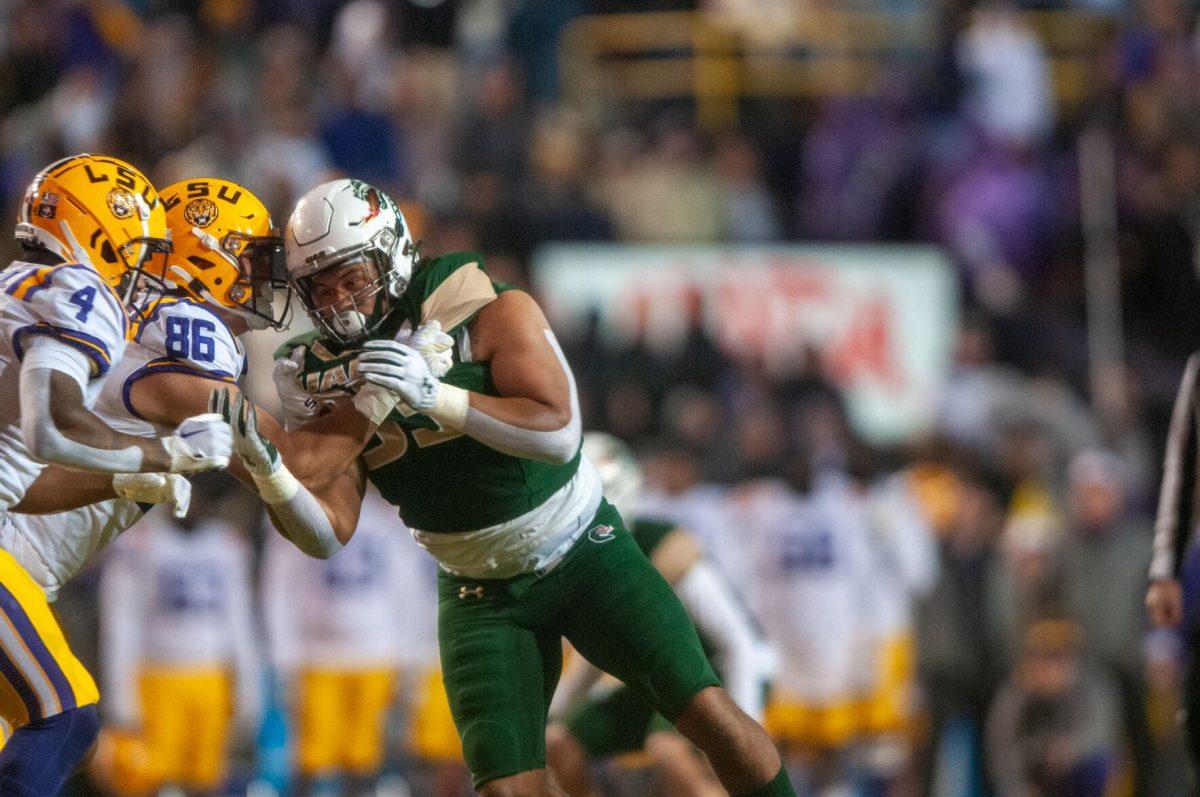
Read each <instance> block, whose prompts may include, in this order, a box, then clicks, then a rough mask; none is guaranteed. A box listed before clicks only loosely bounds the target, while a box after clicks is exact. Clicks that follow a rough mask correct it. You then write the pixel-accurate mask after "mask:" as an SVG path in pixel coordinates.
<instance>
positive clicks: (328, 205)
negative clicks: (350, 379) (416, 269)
mask: <svg viewBox="0 0 1200 797" xmlns="http://www.w3.org/2000/svg"><path fill="white" fill-rule="evenodd" d="M283 241H284V249H285V251H286V255H287V271H288V281H289V282H291V284H292V288H293V289H294V290H295V291H296V293H297V295H299V297H300V301H301V302H302V303H303V304H304V308H305V310H307V311H308V315H309V317H310V318H311V319H312V320H313V323H314V324H316V325H317V326H318V327H320V328H321V329H322V330H323V331H324V332H326V333H327V334H329V335H331V336H332V337H333V338H334V339H336V340H338V341H339V342H341V343H343V344H347V343H354V342H356V341H359V340H361V339H363V338H365V337H366V336H367V335H368V334H369V333H371V332H372V331H373V330H374V329H375V328H376V327H378V326H379V324H380V323H382V321H383V320H384V318H385V317H386V316H387V314H388V311H389V310H390V309H391V308H392V307H393V306H394V301H395V300H396V299H398V298H399V297H400V296H401V295H402V294H403V293H404V291H405V289H406V288H408V283H409V280H410V279H411V278H412V270H413V266H414V265H415V263H416V258H417V250H416V245H415V244H414V242H413V240H412V234H411V232H410V230H409V228H408V224H407V223H406V222H405V220H404V215H403V214H402V213H401V212H400V208H398V207H396V203H395V202H393V201H392V200H391V198H390V197H388V195H387V194H385V193H383V192H382V191H380V190H379V189H378V188H375V187H373V186H370V185H367V184H366V183H364V182H362V181H361V180H334V181H333V182H329V183H323V184H321V185H319V186H317V187H316V188H314V189H312V190H311V191H309V192H308V193H306V194H305V195H304V196H303V197H301V198H300V202H299V204H297V205H296V209H295V210H293V211H292V215H291V218H289V219H288V223H287V229H286V230H285V231H284V234H283ZM372 265H373V266H374V269H373V270H372V269H371V268H370V266H372ZM343 266H346V267H353V268H356V269H359V270H360V271H361V272H362V273H361V275H359V276H360V278H353V277H351V278H350V279H348V280H347V282H346V284H347V285H349V286H351V290H352V291H353V292H352V294H351V295H349V296H345V295H343V296H340V297H339V298H338V299H337V300H336V301H330V300H329V299H328V297H327V295H317V296H314V291H313V287H314V279H313V278H314V277H315V276H316V275H317V274H319V273H320V272H325V271H328V270H331V269H337V268H341V267H343ZM325 293H326V294H327V291H326V292H325Z"/></svg>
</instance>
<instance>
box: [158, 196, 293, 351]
mask: <svg viewBox="0 0 1200 797" xmlns="http://www.w3.org/2000/svg"><path fill="white" fill-rule="evenodd" d="M161 198H162V205H163V207H164V208H166V211H167V227H168V229H170V231H171V244H172V250H173V251H172V252H171V253H170V254H167V255H164V256H159V257H157V258H156V262H157V266H156V269H157V270H158V272H159V273H161V274H162V278H163V281H164V282H165V283H166V284H167V286H168V287H171V288H178V289H181V290H182V291H183V292H184V293H186V294H188V295H189V296H191V297H192V298H193V299H196V300H197V301H201V302H207V303H208V304H211V305H214V306H217V307H221V308H223V309H225V310H227V311H229V312H231V313H233V314H235V315H237V316H240V317H241V318H244V319H245V320H246V323H247V324H248V325H249V326H250V328H251V329H266V328H267V327H274V328H275V329H283V328H284V327H286V326H287V324H288V320H289V312H288V311H289V306H290V304H291V302H290V299H291V289H290V287H289V286H288V281H287V269H286V268H285V265H284V256H283V239H282V238H280V237H279V232H278V231H277V230H276V229H275V225H274V223H273V222H272V221H271V214H270V212H269V211H268V210H267V208H266V205H264V204H263V203H262V201H261V200H260V199H259V198H258V197H257V196H255V195H254V193H253V192H251V191H250V189H248V188H245V187H244V186H241V185H238V184H237V183H234V182H231V181H229V180H222V179H219V178H216V177H204V178H193V179H189V180H180V181H179V182H177V183H172V184H171V185H169V186H167V187H166V188H164V189H163V191H162V194H161ZM276 290H280V291H283V292H284V293H283V298H282V301H281V302H280V303H279V309H278V311H276V309H275V305H274V303H273V302H274V299H275V291H276Z"/></svg>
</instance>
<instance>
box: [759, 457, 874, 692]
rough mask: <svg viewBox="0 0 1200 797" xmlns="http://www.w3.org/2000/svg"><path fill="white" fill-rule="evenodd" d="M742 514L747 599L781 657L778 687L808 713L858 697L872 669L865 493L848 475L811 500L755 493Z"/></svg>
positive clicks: (766, 490)
mask: <svg viewBox="0 0 1200 797" xmlns="http://www.w3.org/2000/svg"><path fill="white" fill-rule="evenodd" d="M739 511H740V520H739V521H738V524H737V528H739V529H740V530H741V534H742V535H743V541H744V546H745V549H746V552H747V554H748V556H749V557H750V558H751V560H752V562H753V570H754V572H755V574H756V577H755V578H754V579H753V580H752V581H751V582H749V583H748V584H747V588H746V593H747V594H746V598H747V599H748V601H749V602H750V604H751V607H752V608H753V610H754V613H755V615H756V616H757V617H759V618H760V619H761V622H762V623H763V626H764V628H765V631H766V633H767V638H768V639H770V640H771V641H772V642H773V643H774V644H775V646H776V647H777V648H778V649H779V651H780V654H781V659H780V663H781V668H780V672H779V677H778V680H777V682H776V683H777V685H778V686H779V687H780V689H781V691H782V692H784V693H785V694H787V695H789V696H790V698H791V699H798V700H800V701H802V702H804V703H806V704H809V705H813V706H823V705H832V704H834V703H839V702H843V701H846V700H850V699H855V698H857V697H858V696H861V695H862V694H863V693H864V691H866V690H867V689H869V688H870V686H871V684H872V683H873V682H874V680H875V677H876V676H875V673H876V671H877V667H876V666H875V664H876V662H875V659H874V656H873V653H874V652H875V650H874V646H873V644H872V643H873V641H874V637H875V628H874V624H873V621H872V619H871V617H870V610H871V592H870V590H869V589H868V582H869V580H870V578H871V577H872V575H873V573H874V559H873V555H872V551H871V530H870V521H869V511H870V509H869V502H868V501H867V500H866V497H865V495H862V494H859V493H858V492H857V491H856V490H855V489H854V488H853V487H852V486H851V485H850V483H849V482H848V480H846V479H845V478H842V477H837V476H823V477H821V478H819V479H817V481H816V484H815V487H814V490H813V492H812V494H811V495H808V496H804V495H800V494H797V493H794V492H792V491H791V490H790V489H787V488H786V487H784V486H782V485H771V486H764V487H761V488H760V489H759V490H758V491H757V494H756V495H753V496H749V497H743V499H742V501H741V505H740V507H739Z"/></svg>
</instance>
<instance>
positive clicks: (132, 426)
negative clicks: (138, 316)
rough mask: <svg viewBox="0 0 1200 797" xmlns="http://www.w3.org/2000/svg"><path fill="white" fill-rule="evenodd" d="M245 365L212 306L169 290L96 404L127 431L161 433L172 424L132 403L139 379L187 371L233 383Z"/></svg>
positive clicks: (135, 336)
mask: <svg viewBox="0 0 1200 797" xmlns="http://www.w3.org/2000/svg"><path fill="white" fill-rule="evenodd" d="M245 369H246V353H245V351H244V350H243V348H242V344H241V342H240V341H239V340H238V339H237V337H235V336H234V334H233V332H232V331H231V330H230V329H229V327H228V326H226V324H225V322H224V321H223V320H221V318H220V316H218V315H217V314H216V313H214V312H213V311H212V310H210V309H209V308H207V307H205V306H204V305H203V304H199V303H198V302H193V301H191V300H190V299H182V298H177V297H173V296H164V297H162V298H160V299H157V300H155V301H154V302H153V303H152V304H151V305H149V307H148V308H147V310H146V320H145V321H143V322H141V323H139V324H137V326H136V327H135V328H134V332H133V340H132V342H130V344H129V346H128V347H127V348H126V349H125V356H124V358H122V360H121V362H120V363H118V364H117V365H116V366H114V367H113V371H112V376H111V378H110V380H109V383H108V385H107V386H106V387H105V388H104V389H102V390H101V391H100V395H99V397H98V398H97V399H96V405H95V407H94V408H93V409H94V410H95V412H96V414H97V415H99V416H100V417H101V418H103V419H104V420H105V422H106V423H108V424H109V425H110V426H112V427H113V428H114V429H116V430H117V431H120V432H124V433H126V434H134V435H140V436H142V437H157V436H160V435H165V434H170V433H171V431H173V427H170V426H167V427H163V426H157V425H155V424H152V423H150V422H149V421H147V420H144V419H143V418H141V417H140V416H139V415H138V414H137V412H136V411H135V410H134V408H133V406H132V405H131V404H130V393H131V391H132V390H133V386H134V385H135V384H137V382H138V380H139V379H142V378H144V377H147V376H152V375H154V374H161V373H183V374H195V375H197V376H203V377H205V378H206V379H216V380H220V381H224V382H230V383H234V382H236V381H237V380H238V379H239V378H240V377H241V376H242V373H243V372H244V371H245Z"/></svg>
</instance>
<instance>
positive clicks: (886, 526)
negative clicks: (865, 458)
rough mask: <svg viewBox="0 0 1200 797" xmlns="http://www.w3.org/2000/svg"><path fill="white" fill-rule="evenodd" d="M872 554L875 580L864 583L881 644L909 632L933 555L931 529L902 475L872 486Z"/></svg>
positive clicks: (934, 565)
mask: <svg viewBox="0 0 1200 797" xmlns="http://www.w3.org/2000/svg"><path fill="white" fill-rule="evenodd" d="M870 504H871V521H872V523H871V530H872V538H871V540H872V542H871V552H872V555H873V556H872V559H873V561H874V566H875V576H874V577H873V578H871V579H869V580H868V585H869V587H870V599H871V605H872V608H871V610H870V616H871V617H872V618H874V620H875V626H876V629H877V633H878V634H879V637H880V639H881V640H888V639H892V638H894V637H896V636H897V635H900V634H907V633H909V632H911V630H912V624H913V613H914V611H915V608H916V602H917V600H918V599H919V598H920V597H922V596H923V595H925V594H926V593H928V592H929V591H930V590H931V589H933V585H934V581H935V580H936V579H937V572H938V554H937V542H936V540H935V539H934V533H933V528H932V527H931V526H930V524H929V521H928V519H927V518H926V516H925V511H924V510H923V509H922V508H921V506H920V503H919V502H918V501H917V499H916V496H915V495H914V494H913V492H912V489H911V488H910V486H909V482H908V479H907V478H906V477H905V476H904V475H903V474H897V475H893V476H890V477H888V478H887V479H884V480H883V481H881V482H880V483H878V484H876V485H874V486H873V487H872V489H871V494H870Z"/></svg>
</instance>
